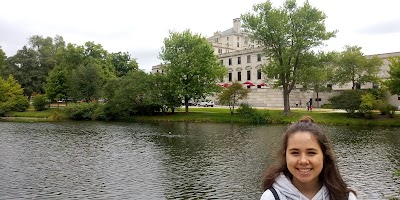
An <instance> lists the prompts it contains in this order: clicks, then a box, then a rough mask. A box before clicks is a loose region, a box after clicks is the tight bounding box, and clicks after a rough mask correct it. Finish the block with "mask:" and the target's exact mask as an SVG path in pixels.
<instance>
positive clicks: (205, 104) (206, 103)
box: [197, 101, 214, 107]
mask: <svg viewBox="0 0 400 200" xmlns="http://www.w3.org/2000/svg"><path fill="white" fill-rule="evenodd" d="M197 105H198V106H202V107H214V102H212V101H210V102H207V101H202V102H200V103H198V104H197Z"/></svg>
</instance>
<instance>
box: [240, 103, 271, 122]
mask: <svg viewBox="0 0 400 200" xmlns="http://www.w3.org/2000/svg"><path fill="white" fill-rule="evenodd" d="M237 112H238V114H239V115H240V116H242V117H243V118H245V119H250V121H251V122H252V123H255V124H264V123H271V122H272V121H273V119H272V117H271V115H270V113H269V112H268V111H267V110H256V109H254V108H252V107H251V106H250V105H249V104H247V103H242V104H240V107H239V108H238V110H237Z"/></svg>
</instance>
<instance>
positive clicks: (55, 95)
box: [45, 66, 69, 102]
mask: <svg viewBox="0 0 400 200" xmlns="http://www.w3.org/2000/svg"><path fill="white" fill-rule="evenodd" d="M68 87H69V85H68V76H67V71H66V70H65V69H63V68H62V67H61V66H56V67H54V68H53V69H52V70H51V71H50V73H49V76H48V77H47V83H46V87H45V88H46V96H47V98H49V99H50V100H57V102H58V101H59V100H62V99H66V98H67V97H68Z"/></svg>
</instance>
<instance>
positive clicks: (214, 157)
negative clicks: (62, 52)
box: [0, 122, 400, 199]
mask: <svg viewBox="0 0 400 200" xmlns="http://www.w3.org/2000/svg"><path fill="white" fill-rule="evenodd" d="M284 128H285V127H284V126H249V125H238V124H212V123H154V124H150V123H148V124H140V123H103V122H74V123H71V122H66V123H9V122H4V123H0V188H1V189H0V196H1V198H2V199H35V198H37V199H54V198H56V199H69V198H79V199H233V198H234V199H258V198H259V197H260V195H261V191H260V190H259V183H260V174H261V172H262V170H263V169H264V167H265V166H266V165H267V164H270V163H271V162H272V161H273V157H272V155H274V151H275V149H276V148H275V147H276V144H277V142H278V141H279V140H280V137H281V133H282V132H283V130H284ZM324 129H325V130H326V131H327V132H328V133H329V136H330V138H331V139H332V141H333V142H334V146H335V149H336V152H337V155H338V157H339V164H340V168H341V171H342V173H343V174H344V176H345V177H346V180H347V181H348V183H349V184H350V185H351V186H352V187H354V188H355V189H356V190H357V191H358V193H359V199H382V198H383V196H388V195H392V196H393V195H396V193H395V192H396V190H397V189H398V188H399V187H400V182H399V181H393V180H392V178H391V173H392V170H393V168H394V167H399V166H400V165H399V161H400V151H399V148H398V146H400V136H399V134H398V132H399V130H400V129H399V128H368V129H365V128H354V127H352V128H349V127H337V126H326V127H324Z"/></svg>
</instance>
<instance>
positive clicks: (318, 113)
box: [2, 107, 400, 127]
mask: <svg viewBox="0 0 400 200" xmlns="http://www.w3.org/2000/svg"><path fill="white" fill-rule="evenodd" d="M260 110H261V109H260ZM57 112H58V109H57V108H51V109H49V110H45V111H34V110H33V109H29V110H28V111H26V112H13V113H11V115H10V117H9V118H2V120H8V121H53V117H54V115H58V116H59V114H57ZM267 112H268V113H269V114H270V116H271V118H273V119H274V120H273V121H274V122H275V123H291V122H295V121H298V120H299V118H300V117H301V116H303V115H309V116H311V117H313V118H314V119H315V121H316V122H317V123H320V124H331V125H355V126H397V127H400V116H399V114H397V115H395V117H394V118H388V117H381V116H380V115H378V114H377V115H376V116H375V117H376V118H375V119H372V120H368V119H362V118H350V117H349V116H348V114H347V113H337V112H332V110H326V109H319V110H315V111H313V112H308V111H306V110H303V109H293V110H292V112H291V114H289V115H286V116H285V115H283V114H282V110H267ZM55 113H56V114H55ZM124 120H129V121H138V122H161V121H164V122H172V121H176V122H217V123H251V120H250V119H245V118H242V117H241V116H239V115H238V114H235V115H231V114H230V111H229V109H228V108H197V107H191V108H189V113H188V114H186V113H185V112H184V108H180V109H178V110H176V111H175V113H174V114H172V113H167V114H164V115H155V116H134V117H129V118H128V119H124Z"/></svg>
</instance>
